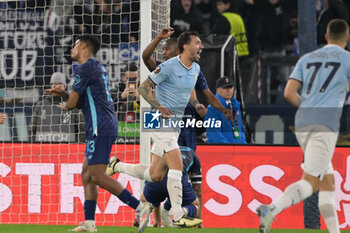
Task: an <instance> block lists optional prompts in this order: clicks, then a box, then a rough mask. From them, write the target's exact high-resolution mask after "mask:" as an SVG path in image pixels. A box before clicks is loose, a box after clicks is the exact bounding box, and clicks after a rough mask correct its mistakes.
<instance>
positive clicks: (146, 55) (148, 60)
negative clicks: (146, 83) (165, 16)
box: [142, 27, 175, 71]
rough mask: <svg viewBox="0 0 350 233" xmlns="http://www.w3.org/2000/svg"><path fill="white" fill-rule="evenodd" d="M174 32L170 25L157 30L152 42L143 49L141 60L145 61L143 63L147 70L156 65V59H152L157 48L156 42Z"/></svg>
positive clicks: (151, 69)
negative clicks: (157, 32)
mask: <svg viewBox="0 0 350 233" xmlns="http://www.w3.org/2000/svg"><path fill="white" fill-rule="evenodd" d="M174 32H175V31H174V29H173V28H171V27H169V28H163V29H162V30H161V31H160V32H159V34H158V36H157V37H156V38H154V40H152V42H151V43H150V44H149V45H148V46H147V47H146V48H145V50H144V51H143V53H142V60H143V63H145V65H146V66H147V68H148V70H149V71H153V70H154V69H155V68H156V66H157V62H156V60H155V59H154V57H152V54H153V52H154V50H155V49H156V48H157V46H158V44H159V43H160V42H161V41H162V40H163V39H166V38H169V37H170V36H171V35H172V34H173V33H174Z"/></svg>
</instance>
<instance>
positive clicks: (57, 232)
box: [0, 224, 350, 233]
mask: <svg viewBox="0 0 350 233" xmlns="http://www.w3.org/2000/svg"><path fill="white" fill-rule="evenodd" d="M72 228H73V227H72V226H52V225H7V224H0V233H62V232H64V233H66V232H68V229H72ZM163 232H164V233H254V232H255V233H258V232H259V231H258V230H257V229H233V228H202V229H196V228H191V229H185V228H183V229H173V228H152V227H149V228H146V230H145V231H144V233H163ZM321 232H323V233H326V232H327V231H325V230H323V231H321V230H294V229H272V230H271V233H321ZM342 232H343V233H349V232H350V231H342ZM98 233H137V228H135V227H98Z"/></svg>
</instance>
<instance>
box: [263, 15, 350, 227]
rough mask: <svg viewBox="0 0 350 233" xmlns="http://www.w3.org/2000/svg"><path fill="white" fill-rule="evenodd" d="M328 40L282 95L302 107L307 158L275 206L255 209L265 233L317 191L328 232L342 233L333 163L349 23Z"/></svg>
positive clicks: (332, 28) (335, 23)
mask: <svg viewBox="0 0 350 233" xmlns="http://www.w3.org/2000/svg"><path fill="white" fill-rule="evenodd" d="M325 37H326V40H327V42H328V43H327V45H326V46H325V47H323V48H320V49H318V50H315V51H313V52H311V53H308V54H305V55H304V56H303V57H302V58H300V60H299V61H298V63H297V64H296V66H295V68H294V70H293V72H292V74H291V75H290V79H289V80H288V83H287V85H286V88H285V91H284V96H285V98H286V99H287V100H288V102H289V103H291V104H292V105H294V106H295V107H298V110H297V113H296V116H295V128H296V137H297V140H298V142H299V144H300V146H301V148H302V149H303V153H304V159H303V163H302V165H301V167H302V169H303V176H302V179H301V180H299V181H298V182H295V183H293V184H291V185H290V186H288V187H287V188H286V190H285V191H284V193H283V194H282V195H281V196H280V197H279V198H277V199H275V200H274V201H273V202H272V204H270V205H261V206H260V207H259V208H258V209H257V213H258V215H259V217H260V232H263V233H266V232H270V226H271V223H272V220H273V218H274V216H275V215H277V214H278V213H280V212H281V211H282V210H283V209H286V208H288V207H290V206H292V205H294V204H297V203H298V202H300V201H302V200H304V199H306V198H307V197H309V196H311V195H312V193H314V192H316V191H318V190H319V201H318V206H319V209H320V213H321V215H322V217H323V219H324V221H325V223H326V225H327V228H328V231H329V232H330V233H340V230H339V222H338V217H337V211H336V209H335V197H334V174H333V173H334V170H333V166H332V158H333V153H334V149H335V145H336V141H337V137H338V131H339V124H340V117H341V114H342V108H343V104H344V101H345V96H346V92H347V89H348V82H349V79H350V53H349V52H347V51H345V50H344V48H345V46H346V44H347V42H348V40H349V26H348V24H347V22H346V21H344V20H340V19H335V20H332V21H331V22H330V23H329V24H328V26H327V34H326V35H325ZM299 89H301V90H300V94H299Z"/></svg>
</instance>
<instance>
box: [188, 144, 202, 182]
mask: <svg viewBox="0 0 350 233" xmlns="http://www.w3.org/2000/svg"><path fill="white" fill-rule="evenodd" d="M191 153H193V164H192V166H191V168H190V171H189V174H190V179H191V183H192V184H201V183H202V169H201V162H200V160H199V158H198V156H197V154H196V153H195V152H194V151H193V150H191Z"/></svg>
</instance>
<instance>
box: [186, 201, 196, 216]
mask: <svg viewBox="0 0 350 233" xmlns="http://www.w3.org/2000/svg"><path fill="white" fill-rule="evenodd" d="M184 208H185V209H186V210H187V212H188V213H187V216H189V217H195V216H196V214H197V208H196V207H195V206H194V205H193V204H191V205H187V206H185V207H184Z"/></svg>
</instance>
